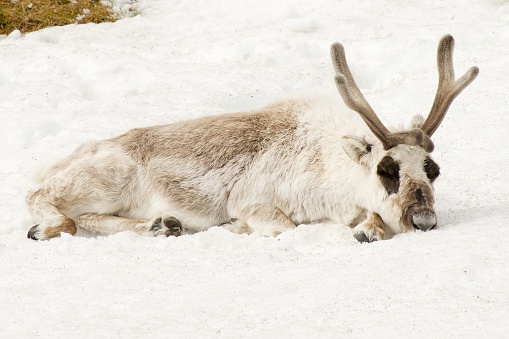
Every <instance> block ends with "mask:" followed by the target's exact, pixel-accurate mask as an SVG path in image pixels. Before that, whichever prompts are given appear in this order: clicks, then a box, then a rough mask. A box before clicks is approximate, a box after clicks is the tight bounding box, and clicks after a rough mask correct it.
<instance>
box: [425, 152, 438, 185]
mask: <svg viewBox="0 0 509 339" xmlns="http://www.w3.org/2000/svg"><path fill="white" fill-rule="evenodd" d="M424 171H425V172H426V176H427V177H428V179H429V180H430V181H431V182H433V181H435V179H436V178H438V176H439V175H440V167H439V166H438V165H437V163H436V162H434V161H433V159H431V158H430V157H426V159H425V160H424Z"/></svg>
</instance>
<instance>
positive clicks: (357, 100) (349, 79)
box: [331, 42, 433, 152]
mask: <svg viewBox="0 0 509 339" xmlns="http://www.w3.org/2000/svg"><path fill="white" fill-rule="evenodd" d="M331 58H332V64H333V65H334V69H335V70H336V76H335V77H334V80H335V81H336V86H337V88H338V91H339V93H340V94H341V97H342V98H343V100H344V102H345V104H346V105H347V106H348V107H350V108H351V109H352V110H354V111H356V112H357V113H359V115H360V116H361V117H362V119H363V120H364V121H365V122H366V124H367V125H368V127H369V129H370V130H371V131H372V132H373V134H375V136H376V137H377V138H378V139H379V140H380V141H381V142H382V145H383V146H384V148H385V149H386V150H388V149H391V148H392V147H394V146H396V145H399V144H407V145H412V146H422V147H423V148H424V149H425V150H426V151H427V152H431V151H433V143H432V142H431V140H430V139H429V137H428V136H427V135H425V134H423V132H422V131H421V130H420V129H413V130H410V131H406V132H399V133H391V132H390V131H389V130H388V129H387V127H385V126H384V124H383V123H382V122H381V121H380V119H379V118H378V116H377V115H376V113H375V111H373V109H372V108H371V106H370V105H369V103H368V101H367V100H366V98H364V95H362V93H361V91H360V90H359V87H357V84H356V83H355V80H354V79H353V76H352V73H351V72H350V68H349V67H348V64H347V62H346V57H345V49H344V48H343V45H341V44H340V43H339V42H336V43H334V44H332V46H331Z"/></svg>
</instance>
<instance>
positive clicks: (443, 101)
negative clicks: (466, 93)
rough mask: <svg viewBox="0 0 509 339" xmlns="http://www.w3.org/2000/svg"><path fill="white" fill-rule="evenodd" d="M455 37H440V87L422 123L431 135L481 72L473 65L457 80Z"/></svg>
mask: <svg viewBox="0 0 509 339" xmlns="http://www.w3.org/2000/svg"><path fill="white" fill-rule="evenodd" d="M453 50H454V38H453V37H452V36H451V35H446V36H444V37H442V39H440V43H439V44H438V51H437V64H438V76H439V78H438V88H437V93H436V95H435V100H434V102H433V106H432V107H431V110H430V113H429V115H428V118H427V119H426V121H425V122H424V124H423V125H422V127H421V129H422V131H423V132H424V133H425V134H426V135H428V136H429V137H431V136H432V135H433V133H435V131H436V130H437V128H438V126H440V124H441V123H442V120H443V119H444V117H445V114H446V113H447V110H448V109H449V107H450V106H451V104H452V102H453V100H454V99H455V98H456V97H457V96H458V95H459V94H460V93H461V91H463V90H464V89H465V87H467V86H468V85H470V83H471V82H472V81H474V79H475V78H476V77H477V75H478V74H479V68H478V67H475V66H474V67H471V68H470V69H469V70H468V71H467V72H466V73H465V74H464V75H463V76H462V77H461V78H459V79H458V80H455V78H454V67H453V60H452V53H453Z"/></svg>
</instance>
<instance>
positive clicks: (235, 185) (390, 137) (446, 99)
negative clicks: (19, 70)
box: [26, 35, 479, 242]
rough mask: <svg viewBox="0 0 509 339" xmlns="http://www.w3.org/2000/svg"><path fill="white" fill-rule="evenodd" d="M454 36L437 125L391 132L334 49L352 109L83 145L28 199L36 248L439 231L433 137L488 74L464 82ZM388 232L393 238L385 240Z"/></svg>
mask: <svg viewBox="0 0 509 339" xmlns="http://www.w3.org/2000/svg"><path fill="white" fill-rule="evenodd" d="M453 47H454V39H453V37H452V36H450V35H447V36H444V37H443V38H442V39H441V40H440V43H439V46H438V57H437V59H438V71H439V83H438V89H437V93H436V96H435V100H434V102H433V106H432V107H431V111H430V113H429V115H428V117H427V118H426V119H424V118H423V117H422V116H420V115H417V116H415V117H414V118H413V119H412V122H411V129H409V130H404V131H389V129H388V128H386V127H385V126H384V125H383V123H382V122H381V121H380V120H379V118H378V117H377V115H376V114H375V112H374V111H373V109H372V108H371V106H370V105H369V104H368V102H367V101H366V99H365V98H364V96H363V95H362V93H361V91H360V90H359V88H358V86H357V85H356V83H355V81H354V79H353V77H352V74H351V72H350V69H349V67H348V65H347V62H346V58H345V51H344V48H343V46H342V45H341V44H340V43H334V44H333V45H332V47H331V57H332V63H333V65H334V68H335V71H336V76H335V78H334V79H335V83H336V86H337V89H338V91H339V93H340V95H341V96H342V98H343V101H344V103H342V102H341V101H340V100H336V99H331V98H326V97H321V96H300V97H295V98H289V99H286V100H282V101H279V102H276V103H273V104H271V105H269V106H267V107H265V108H263V109H261V110H258V111H253V112H247V113H233V114H223V115H218V116H208V117H203V118H200V119H196V120H190V121H181V122H177V123H174V124H170V125H163V126H154V127H147V128H136V129H133V130H130V131H128V132H127V133H125V134H123V135H120V136H118V137H115V138H112V139H108V140H103V141H95V142H90V143H87V144H84V145H82V146H80V147H79V148H78V149H76V150H75V151H74V152H73V153H72V154H71V155H69V156H68V157H67V158H65V159H63V160H61V161H58V162H56V163H54V164H52V165H50V166H49V167H46V168H45V169H43V170H41V171H39V173H38V181H39V183H40V184H39V187H38V188H37V189H35V190H33V191H31V192H29V193H28V195H27V198H26V202H27V205H28V209H29V211H30V212H31V214H32V215H33V216H34V217H35V218H38V219H40V223H39V224H37V225H35V226H33V227H32V228H31V229H30V230H29V232H28V238H32V239H36V240H44V239H50V238H53V237H58V236H60V233H61V232H65V233H70V234H72V235H74V234H75V233H76V232H77V228H81V229H84V230H88V231H90V232H94V233H102V234H113V233H116V232H120V231H133V232H136V233H139V234H143V235H148V236H159V235H164V236H179V235H181V234H182V232H183V230H188V231H189V232H197V231H201V230H205V229H207V228H209V227H211V226H217V225H222V226H223V227H225V228H226V229H228V230H230V231H232V232H236V233H251V232H259V233H260V234H262V235H267V236H277V235H278V234H280V233H281V232H284V231H286V230H289V229H293V228H295V227H296V225H299V224H303V223H312V222H319V221H331V222H334V223H341V224H345V225H349V226H351V227H353V235H354V237H355V238H356V239H357V240H358V241H360V242H371V241H375V240H382V239H384V238H386V237H387V235H388V234H389V233H393V234H394V233H400V232H408V231H412V230H415V229H418V230H423V231H427V230H430V229H432V228H434V227H435V226H436V225H437V217H436V214H435V211H434V208H433V205H434V201H435V199H434V191H433V182H434V181H435V179H436V178H437V177H438V176H439V174H440V169H439V166H438V165H437V164H436V163H435V162H434V161H433V160H432V159H431V157H430V153H431V152H432V151H433V148H434V145H433V142H432V141H431V139H430V137H431V136H432V135H433V133H435V131H436V130H437V128H438V126H439V125H440V123H441V122H442V120H443V118H444V116H445V114H446V112H447V110H448V108H449V106H450V105H451V103H452V101H453V100H454V99H455V97H456V96H457V95H458V94H459V93H460V92H461V91H462V90H463V89H464V88H465V87H466V86H468V85H469V84H470V83H471V82H472V81H473V80H474V79H475V78H476V76H477V74H478V72H479V70H478V68H477V67H472V68H470V69H469V70H468V71H467V72H466V74H465V75H463V76H462V77H461V78H459V79H458V80H455V77H454V70H453V61H452V52H453ZM386 231H387V234H386Z"/></svg>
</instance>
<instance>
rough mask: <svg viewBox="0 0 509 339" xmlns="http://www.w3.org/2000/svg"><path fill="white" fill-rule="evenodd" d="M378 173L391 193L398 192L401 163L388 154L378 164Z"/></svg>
mask: <svg viewBox="0 0 509 339" xmlns="http://www.w3.org/2000/svg"><path fill="white" fill-rule="evenodd" d="M376 173H377V174H378V177H379V178H380V181H381V182H382V185H383V186H384V187H385V190H386V191H387V193H389V194H393V193H398V190H399V165H398V163H397V162H396V161H394V159H393V158H391V157H389V156H386V157H384V158H383V159H382V160H381V161H380V163H379V164H378V168H377V171H376Z"/></svg>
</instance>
